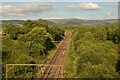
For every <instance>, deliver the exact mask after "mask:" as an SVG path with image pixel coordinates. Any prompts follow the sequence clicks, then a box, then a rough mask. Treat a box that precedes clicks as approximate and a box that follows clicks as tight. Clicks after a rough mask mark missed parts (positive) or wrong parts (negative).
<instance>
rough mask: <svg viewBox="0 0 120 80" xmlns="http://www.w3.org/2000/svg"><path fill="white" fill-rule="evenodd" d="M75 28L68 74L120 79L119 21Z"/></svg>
mask: <svg viewBox="0 0 120 80" xmlns="http://www.w3.org/2000/svg"><path fill="white" fill-rule="evenodd" d="M72 29H73V35H72V40H71V44H70V49H69V55H68V58H67V63H66V67H65V68H66V72H65V77H67V78H73V77H74V78H118V77H119V70H118V68H119V67H120V65H118V64H117V63H118V55H119V54H118V42H119V37H120V36H119V31H118V24H112V25H105V26H75V27H73V28H72ZM116 66H118V67H116Z"/></svg>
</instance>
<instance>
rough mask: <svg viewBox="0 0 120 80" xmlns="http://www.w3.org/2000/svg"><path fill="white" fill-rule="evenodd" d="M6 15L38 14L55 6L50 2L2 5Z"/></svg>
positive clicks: (0, 7) (1, 7)
mask: <svg viewBox="0 0 120 80" xmlns="http://www.w3.org/2000/svg"><path fill="white" fill-rule="evenodd" d="M0 9H2V13H3V15H5V16H25V15H27V14H38V13H42V12H46V11H51V10H54V9H55V8H54V7H53V6H52V5H50V4H48V3H23V4H18V5H3V6H0Z"/></svg>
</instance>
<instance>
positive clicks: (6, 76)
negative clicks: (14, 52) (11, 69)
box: [5, 64, 7, 80]
mask: <svg viewBox="0 0 120 80" xmlns="http://www.w3.org/2000/svg"><path fill="white" fill-rule="evenodd" d="M5 77H6V80H7V64H6V76H5Z"/></svg>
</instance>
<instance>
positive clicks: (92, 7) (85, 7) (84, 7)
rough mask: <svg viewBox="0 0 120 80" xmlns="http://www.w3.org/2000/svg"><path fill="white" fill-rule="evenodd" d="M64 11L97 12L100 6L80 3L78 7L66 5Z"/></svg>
mask: <svg viewBox="0 0 120 80" xmlns="http://www.w3.org/2000/svg"><path fill="white" fill-rule="evenodd" d="M66 9H70V10H98V9H100V6H99V5H98V4H96V3H92V2H89V3H80V4H78V5H75V4H72V5H68V6H66Z"/></svg>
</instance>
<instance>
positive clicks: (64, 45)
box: [39, 32, 71, 80]
mask: <svg viewBox="0 0 120 80" xmlns="http://www.w3.org/2000/svg"><path fill="white" fill-rule="evenodd" d="M70 38H71V33H70V32H67V33H66V35H65V37H64V39H63V41H62V42H61V44H60V45H59V47H58V49H57V50H56V53H55V55H54V56H53V58H52V59H51V60H50V61H49V62H48V64H50V65H51V66H45V70H44V73H43V74H42V75H40V77H39V78H41V79H44V80H45V79H46V78H63V66H64V63H65V59H66V56H67V51H68V43H69V41H70ZM54 65H58V66H54ZM59 65H60V66H59ZM61 65H62V66H61Z"/></svg>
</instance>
